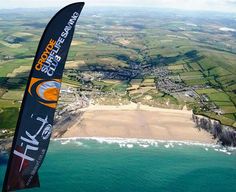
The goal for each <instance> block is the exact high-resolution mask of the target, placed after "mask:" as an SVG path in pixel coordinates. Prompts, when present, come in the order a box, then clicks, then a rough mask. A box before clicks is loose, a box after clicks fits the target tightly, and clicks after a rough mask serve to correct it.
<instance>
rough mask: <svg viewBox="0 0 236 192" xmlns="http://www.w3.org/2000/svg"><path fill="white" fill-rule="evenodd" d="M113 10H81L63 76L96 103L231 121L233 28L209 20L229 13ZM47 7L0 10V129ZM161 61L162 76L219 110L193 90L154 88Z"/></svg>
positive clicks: (234, 114) (12, 108) (16, 103)
mask: <svg viewBox="0 0 236 192" xmlns="http://www.w3.org/2000/svg"><path fill="white" fill-rule="evenodd" d="M121 10H122V9H121ZM121 10H120V9H114V8H111V10H110V11H108V10H107V9H105V8H101V10H98V11H95V10H93V9H89V8H88V9H86V10H85V12H84V15H83V17H82V16H81V18H80V20H79V25H78V28H76V30H75V34H74V39H73V42H72V45H71V48H70V51H69V55H68V61H69V62H68V63H67V66H66V69H65V71H64V76H63V82H64V83H65V84H66V85H68V86H71V87H74V88H79V89H80V90H83V91H88V92H91V95H93V96H94V94H93V91H101V95H102V96H99V95H95V96H94V97H95V99H96V101H98V102H100V103H110V104H119V103H122V102H123V103H125V102H128V101H133V102H141V103H144V104H148V105H151V106H160V107H166V108H178V109H181V108H182V107H183V106H184V105H187V106H188V107H189V108H194V107H195V108H196V111H197V112H198V113H199V114H203V115H206V116H209V117H212V118H214V119H218V120H220V121H221V122H222V123H224V124H227V125H231V126H232V125H235V122H236V94H235V93H236V62H235V61H236V39H235V34H234V33H231V32H225V33H223V32H221V31H219V30H217V29H216V27H215V26H227V25H228V23H231V24H230V25H231V26H230V27H231V28H236V24H235V23H232V22H231V21H232V20H231V19H232V16H228V15H224V14H223V15H222V14H218V13H217V14H214V13H211V14H209V15H208V19H203V18H202V17H201V16H200V15H199V16H196V15H191V14H190V15H189V13H187V14H186V13H183V12H181V13H178V15H180V16H179V17H176V14H177V13H175V12H173V13H172V14H168V15H166V14H165V13H164V12H161V11H156V10H148V15H147V14H146V13H147V11H141V10H140V9H138V8H137V10H136V9H134V8H127V10H125V14H120V12H121ZM53 14H54V12H53V11H50V10H44V11H42V12H40V13H38V14H35V13H34V11H33V10H28V11H27V12H26V13H25V14H23V13H22V12H21V11H17V13H16V14H10V13H9V11H7V10H5V11H3V12H0V17H1V18H2V19H1V20H0V128H1V129H13V128H14V127H15V123H16V119H17V114H18V108H19V107H20V101H21V99H22V94H23V92H24V88H25V85H26V82H27V78H28V75H29V69H30V66H31V64H32V62H33V57H34V55H35V51H36V49H37V46H38V41H39V39H40V37H41V34H42V32H43V30H44V28H45V26H46V24H47V23H48V21H49V19H50V18H51V17H52V15H53ZM94 15H95V16H96V17H97V18H99V19H95V18H94ZM19 18H20V19H19ZM29 18H30V19H29ZM217 18H218V19H217ZM219 18H220V19H219ZM187 23H195V24H196V26H197V27H193V26H189V25H187ZM161 68H163V69H165V70H168V73H167V74H164V75H163V77H162V78H169V79H171V80H172V81H173V82H174V83H175V84H180V85H182V86H185V87H187V88H192V89H194V91H195V92H196V94H197V95H198V96H199V98H200V97H201V96H202V95H205V96H206V97H207V98H208V99H209V101H207V103H205V105H206V106H208V105H212V104H214V105H215V106H216V107H217V108H218V109H220V110H222V111H223V114H222V115H217V114H216V113H215V112H213V111H212V110H210V109H208V111H204V110H203V109H202V108H205V109H206V107H200V106H199V98H195V100H194V101H192V100H191V101H186V99H185V98H184V93H180V94H182V96H178V97H177V96H176V95H177V94H176V93H175V92H173V93H169V92H168V91H164V90H159V89H156V83H157V82H158V80H159V79H160V77H161V75H162V72H158V70H159V69H161ZM170 86H172V85H170ZM91 95H90V96H91ZM91 97H92V96H91ZM100 97H101V98H100ZM106 101H107V102H106ZM207 108H208V107H207Z"/></svg>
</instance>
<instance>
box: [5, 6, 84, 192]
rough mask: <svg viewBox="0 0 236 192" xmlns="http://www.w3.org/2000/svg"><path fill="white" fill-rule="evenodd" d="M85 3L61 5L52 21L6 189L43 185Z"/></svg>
mask: <svg viewBox="0 0 236 192" xmlns="http://www.w3.org/2000/svg"><path fill="white" fill-rule="evenodd" d="M83 6H84V3H73V4H71V5H68V6H66V7H64V8H63V9H61V10H60V11H59V12H58V13H57V14H56V15H55V16H54V17H53V18H52V19H51V21H50V22H49V23H48V25H47V27H46V29H45V31H44V33H43V35H42V38H41V40H40V43H39V46H38V50H37V52H36V55H35V58H34V62H33V66H32V69H31V72H30V75H29V80H28V84H27V86H26V90H25V94H24V98H23V102H22V105H21V110H20V114H19V118H18V122H17V126H16V131H15V135H14V139H13V144H12V149H11V153H10V157H9V161H8V167H7V171H6V175H5V180H4V184H3V190H2V191H4V192H5V191H12V190H17V189H25V188H32V187H39V186H40V184H39V178H38V169H39V168H40V166H41V164H42V162H43V159H44V157H45V154H46V152H47V148H48V144H49V141H50V136H51V133H52V125H53V118H54V113H55V108H56V106H57V100H58V97H59V92H60V87H61V79H62V74H63V69H64V65H65V62H66V58H67V54H68V51H69V47H70V44H71V40H72V37H73V33H74V29H75V25H76V22H77V19H78V18H79V15H80V12H81V10H82V8H83Z"/></svg>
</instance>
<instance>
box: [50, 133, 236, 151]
mask: <svg viewBox="0 0 236 192" xmlns="http://www.w3.org/2000/svg"><path fill="white" fill-rule="evenodd" d="M52 140H53V141H59V142H60V143H61V144H62V145H66V144H68V143H73V144H76V145H78V146H87V144H88V143H87V141H95V142H97V143H98V144H117V145H118V146H119V147H120V148H128V149H131V148H134V147H141V148H149V147H164V148H166V149H168V148H174V147H177V146H179V147H180V146H199V147H202V148H203V149H204V150H205V151H209V150H214V151H216V152H222V153H225V154H227V155H231V154H232V153H236V147H224V146H222V145H220V144H208V143H200V142H193V141H175V140H170V141H169V140H168V141H166V140H155V139H138V138H119V137H116V138H113V137H112V138H111V137H71V138H56V139H52ZM85 142H86V145H85Z"/></svg>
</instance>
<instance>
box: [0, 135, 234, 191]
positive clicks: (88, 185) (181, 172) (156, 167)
mask: <svg viewBox="0 0 236 192" xmlns="http://www.w3.org/2000/svg"><path fill="white" fill-rule="evenodd" d="M6 161H7V157H6V154H5V155H4V154H1V164H0V183H1V184H0V185H2V182H3V177H4V174H5V169H6ZM39 176H40V181H41V187H40V188H34V189H29V190H22V191H29V192H30V191H38V192H41V191H54V192H57V191H58V192H65V191H78V192H106V191H107V192H108V191H109V192H120V191H122V192H185V191H186V192H217V191H219V192H222V191H224V192H234V191H236V150H235V149H232V148H229V149H226V148H222V147H220V146H217V145H202V144H198V143H196V144H191V143H188V142H174V141H173V142H164V141H153V140H136V139H126V140H124V139H102V138H100V139H71V140H57V141H51V143H50V147H49V150H48V153H47V155H46V158H45V160H44V163H43V165H42V167H41V168H40V171H39Z"/></svg>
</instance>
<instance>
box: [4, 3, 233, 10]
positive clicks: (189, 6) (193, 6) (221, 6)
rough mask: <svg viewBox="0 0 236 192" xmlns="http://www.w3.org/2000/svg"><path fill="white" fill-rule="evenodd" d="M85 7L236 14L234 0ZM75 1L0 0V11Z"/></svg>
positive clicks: (102, 4)
mask: <svg viewBox="0 0 236 192" xmlns="http://www.w3.org/2000/svg"><path fill="white" fill-rule="evenodd" d="M83 1H84V2H85V5H86V6H135V7H137V6H138V7H160V8H174V9H184V10H207V11H220V12H234V13H236V0H83ZM73 2H76V1H75V0H45V1H42V0H0V9H11V8H39V7H62V6H65V5H67V4H69V3H73Z"/></svg>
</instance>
